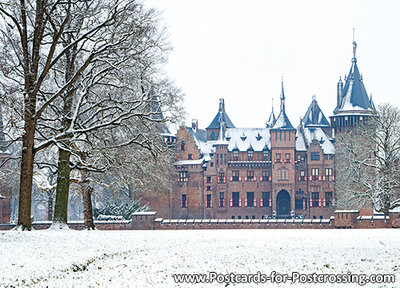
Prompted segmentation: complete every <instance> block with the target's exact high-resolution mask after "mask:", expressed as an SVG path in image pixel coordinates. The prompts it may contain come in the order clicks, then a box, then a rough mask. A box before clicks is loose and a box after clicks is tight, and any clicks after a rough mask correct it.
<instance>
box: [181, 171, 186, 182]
mask: <svg viewBox="0 0 400 288" xmlns="http://www.w3.org/2000/svg"><path fill="white" fill-rule="evenodd" d="M187 173H188V172H187V171H180V172H179V182H186V181H187Z"/></svg>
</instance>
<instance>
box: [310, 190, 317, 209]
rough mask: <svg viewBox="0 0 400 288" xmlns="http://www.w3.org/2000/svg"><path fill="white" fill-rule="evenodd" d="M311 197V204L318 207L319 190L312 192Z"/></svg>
mask: <svg viewBox="0 0 400 288" xmlns="http://www.w3.org/2000/svg"><path fill="white" fill-rule="evenodd" d="M311 198H312V206H313V207H318V206H319V192H312V193H311Z"/></svg>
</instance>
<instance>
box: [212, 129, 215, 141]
mask: <svg viewBox="0 0 400 288" xmlns="http://www.w3.org/2000/svg"><path fill="white" fill-rule="evenodd" d="M211 140H215V132H214V131H212V132H211Z"/></svg>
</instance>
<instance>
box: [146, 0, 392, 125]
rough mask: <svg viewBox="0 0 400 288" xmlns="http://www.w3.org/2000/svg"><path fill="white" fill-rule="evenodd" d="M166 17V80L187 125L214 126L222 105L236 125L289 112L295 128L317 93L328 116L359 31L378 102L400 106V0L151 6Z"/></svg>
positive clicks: (362, 60) (184, 1)
mask: <svg viewBox="0 0 400 288" xmlns="http://www.w3.org/2000/svg"><path fill="white" fill-rule="evenodd" d="M145 4H146V5H147V6H149V7H155V8H157V9H158V10H162V11H164V12H163V23H164V24H165V25H166V27H167V29H168V32H169V39H170V42H171V44H172V46H173V47H174V51H173V52H172V53H171V55H170V61H169V64H168V66H167V72H168V74H169V76H170V77H171V78H172V79H174V80H175V81H176V83H177V85H178V86H179V87H180V88H181V89H182V90H183V92H184V93H185V94H186V97H185V106H186V111H187V114H188V115H187V120H186V124H187V125H189V124H190V121H191V119H192V118H197V119H198V120H199V126H200V127H201V128H205V127H206V126H208V124H210V122H211V121H212V119H213V117H214V116H215V114H216V112H217V109H218V99H219V98H221V97H222V98H225V103H226V109H227V113H228V115H229V117H230V118H231V120H232V122H233V123H234V124H235V125H236V127H264V123H265V121H266V120H267V117H268V116H269V113H270V112H271V101H272V98H274V110H275V112H276V114H277V113H278V112H279V96H280V90H281V76H283V78H284V85H285V96H286V110H287V114H288V116H289V119H290V121H291V122H292V124H293V126H297V125H298V123H299V117H300V116H303V115H304V113H305V112H306V110H307V107H308V105H309V104H310V102H311V100H312V95H313V94H316V97H317V100H318V103H319V104H320V106H321V108H322V110H323V112H324V113H325V116H327V117H329V116H331V115H332V111H333V109H334V108H335V106H336V84H337V81H338V80H339V76H342V79H343V77H344V75H345V74H347V73H348V72H349V70H350V66H351V58H352V41H353V27H354V28H355V29H356V33H355V34H356V36H355V38H356V42H357V45H358V48H357V59H358V67H359V69H360V72H361V73H362V75H363V79H364V84H365V87H366V89H367V92H368V94H370V93H372V95H373V99H374V101H375V104H379V103H383V102H391V103H393V104H394V105H396V106H400V97H399V92H398V89H397V86H398V84H397V83H398V82H399V80H398V78H399V72H398V69H399V65H400V55H399V53H398V51H400V33H399V28H400V17H399V12H400V1H365V0H363V1H349V0H347V1H321V0H316V1H304V0H302V1H298V0H297V1H289V0H283V1H282V0H280V1H262V0H250V1H236V0H226V1H223V0H201V1H194V0H190V1H189V0H146V1H145Z"/></svg>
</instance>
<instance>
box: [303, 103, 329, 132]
mask: <svg viewBox="0 0 400 288" xmlns="http://www.w3.org/2000/svg"><path fill="white" fill-rule="evenodd" d="M302 121H303V122H304V126H306V127H329V126H330V124H329V122H328V120H327V119H326V117H325V115H324V113H323V112H322V110H321V108H320V107H319V105H318V103H317V100H315V98H314V99H313V100H312V102H311V104H310V106H309V107H308V109H307V112H306V114H304V117H303V119H302Z"/></svg>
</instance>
